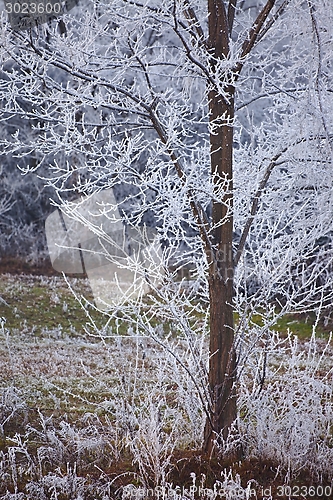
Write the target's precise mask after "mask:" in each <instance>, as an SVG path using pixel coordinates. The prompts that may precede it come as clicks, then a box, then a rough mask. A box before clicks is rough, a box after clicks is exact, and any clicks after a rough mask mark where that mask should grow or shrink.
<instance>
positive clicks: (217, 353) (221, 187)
mask: <svg viewBox="0 0 333 500" xmlns="http://www.w3.org/2000/svg"><path fill="white" fill-rule="evenodd" d="M208 9H209V42H210V52H211V54H212V63H211V68H212V73H213V74H214V71H215V65H216V61H217V60H218V59H221V58H222V59H223V58H227V57H228V54H229V28H228V21H227V16H226V12H225V9H224V4H223V2H221V0H209V1H208ZM224 91H225V92H224V93H223V96H222V95H220V94H219V93H218V92H217V91H216V90H215V89H211V90H210V91H209V111H210V126H211V135H210V154H211V175H212V178H213V182H214V191H215V193H216V197H217V196H218V197H219V198H221V192H222V193H223V192H224V195H223V197H222V198H223V199H222V200H221V201H220V202H217V201H213V213H212V226H213V230H212V243H213V251H212V254H213V255H212V256H211V262H210V265H209V293H210V360H209V388H210V397H211V409H210V419H207V422H206V427H205V436H204V437H205V439H204V448H203V451H204V452H206V453H209V454H212V453H214V449H215V450H216V448H214V441H215V440H216V439H217V440H218V436H220V437H223V439H226V438H227V436H228V434H229V431H230V427H231V425H232V423H233V422H234V420H235V419H236V394H235V378H236V356H235V349H234V320H233V305H232V302H233V274H234V264H233V255H232V237H233V214H232V209H233V182H232V180H233V172H232V153H233V118H234V86H233V84H232V81H231V80H229V82H228V81H226V83H225V88H224Z"/></svg>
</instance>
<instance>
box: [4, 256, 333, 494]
mask: <svg viewBox="0 0 333 500" xmlns="http://www.w3.org/2000/svg"><path fill="white" fill-rule="evenodd" d="M22 266H23V267H22ZM0 270H1V271H2V274H1V276H0V297H1V298H2V303H0V317H2V318H4V319H3V320H2V323H1V325H2V326H1V329H0V335H1V337H2V342H1V347H0V366H1V372H0V373H1V376H0V391H1V394H2V402H1V405H0V419H1V420H0V431H1V433H0V447H1V457H0V462H1V467H0V479H1V480H0V498H4V499H5V498H6V499H7V498H8V499H9V498H12V499H14V498H19V499H20V500H21V499H22V500H23V499H25V498H27V499H30V498H31V499H33V498H36V500H38V499H39V498H40V500H42V499H44V498H50V499H51V498H54V499H58V500H67V499H73V500H74V499H79V498H85V499H87V500H88V499H92V500H93V499H94V500H99V499H102V498H104V499H107V498H126V496H127V497H131V498H143V497H145V495H146V497H148V496H149V494H150V493H149V491H152V490H150V488H154V487H155V486H156V484H166V485H168V486H167V487H168V488H169V490H168V491H169V492H173V493H172V494H173V495H178V497H177V498H178V499H179V500H180V496H179V494H180V492H181V489H182V490H183V494H184V495H186V491H185V490H187V494H188V495H189V496H191V494H192V497H195V498H209V495H211V494H212V493H211V491H212V490H211V489H212V488H214V484H215V487H216V484H218V485H220V490H221V487H222V486H223V488H224V489H223V488H222V490H223V492H224V493H225V494H226V496H225V498H246V496H244V495H246V493H245V491H246V487H248V490H247V494H248V495H252V496H248V498H258V499H259V498H260V499H262V498H264V497H266V498H270V496H269V495H271V498H272V499H274V500H275V499H277V498H314V499H323V498H325V499H328V498H333V494H331V493H332V492H333V485H332V477H330V475H329V474H323V473H320V474H316V473H315V471H314V470H308V469H306V468H303V469H301V470H299V471H298V472H297V473H295V472H293V473H292V474H290V470H289V472H288V469H286V468H284V467H283V466H281V464H279V463H278V462H277V461H276V460H274V459H268V458H263V457H260V456H257V457H256V456H253V455H252V456H247V457H245V458H244V460H242V461H241V462H237V463H232V461H231V460H228V459H223V460H222V459H210V458H209V457H204V456H202V455H201V453H200V439H201V431H202V429H201V427H202V422H203V415H202V412H201V410H200V408H199V404H198V401H197V400H196V399H195V396H194V391H193V387H192V386H191V384H190V381H188V380H185V379H182V381H180V382H178V379H177V382H175V380H176V379H175V378H174V371H175V370H177V368H176V365H175V366H173V365H172V366H171V365H170V366H169V367H168V365H167V363H168V362H169V361H170V360H167V358H164V357H163V356H164V355H163V352H162V349H161V348H160V347H158V346H156V345H155V344H154V342H152V341H150V340H149V339H144V340H142V339H141V340H139V339H138V338H136V337H135V335H133V336H132V337H130V336H129V335H128V331H125V330H124V329H123V326H121V325H120V326H119V323H118V324H116V323H115V322H110V323H109V324H108V328H107V329H105V328H104V329H103V328H102V326H103V316H102V315H101V314H99V313H98V312H96V311H94V309H93V307H91V306H90V307H88V313H89V315H90V317H87V315H86V313H85V312H84V311H83V310H82V309H81V307H80V305H79V304H78V303H77V301H76V300H75V298H74V296H73V293H72V292H71V291H70V289H69V288H68V285H67V284H66V283H65V281H64V279H63V277H62V276H61V275H59V274H58V273H54V272H53V271H52V269H50V267H49V266H47V265H45V266H44V267H43V268H38V267H34V266H30V267H27V266H24V265H23V264H22V265H21V264H19V263H15V262H12V263H11V264H9V263H8V262H7V264H4V263H3V264H2V267H0ZM23 271H25V273H23ZM68 281H69V284H70V286H71V287H72V289H73V291H74V292H75V293H76V294H77V295H78V296H81V297H85V298H86V299H87V300H91V301H92V296H91V291H90V288H89V283H88V281H87V279H86V278H80V279H79V278H77V277H72V278H69V280H68ZM82 300H84V299H82ZM104 319H105V318H104ZM310 320H311V318H310ZM310 320H309V318H304V317H303V318H295V317H289V318H285V319H284V321H282V322H281V324H280V326H279V328H280V329H281V330H283V328H286V324H287V323H289V326H290V327H291V328H294V329H295V330H296V331H298V332H299V333H300V334H301V335H300V336H301V337H302V336H303V340H302V341H303V342H304V344H306V342H308V341H309V338H308V337H309V331H311V324H310V323H311V321H310ZM92 323H95V325H96V328H95V329H94V328H93V327H92ZM120 323H121V322H120ZM97 331H98V332H99V334H96V332H97ZM115 333H117V334H119V333H120V334H121V335H125V337H123V338H121V337H119V336H118V337H116V336H115V335H114V334H115ZM321 335H322V337H323V338H322V340H319V343H318V346H319V348H320V346H322V347H321V348H320V349H321V352H322V353H323V355H324V356H326V358H327V361H325V363H324V366H326V368H327V366H329V364H330V362H331V355H332V351H331V350H330V351H325V350H324V348H325V345H326V338H325V337H327V333H326V330H325V329H324V328H322V330H321ZM111 337H112V338H111ZM175 346H176V344H175ZM175 349H178V350H179V351H177V352H179V353H180V354H179V355H181V354H182V352H183V351H182V349H183V345H182V343H181V341H179V342H178V344H177V346H176V347H175ZM184 349H185V348H184ZM326 358H325V359H326ZM179 380H180V379H179ZM181 391H183V393H181ZM191 391H192V392H193V394H192V393H191ZM184 394H190V397H189V400H188V401H187V400H186V396H184ZM191 398H192V399H191ZM180 400H181V401H182V403H181V404H180ZM186 405H187V406H186ZM179 414H182V415H181V417H179ZM177 419H178V420H177ZM223 471H225V472H223ZM228 471H229V472H228ZM230 471H232V472H230ZM288 473H289V476H288ZM193 474H194V475H195V476H194V475H193ZM221 474H222V475H221ZM223 474H225V475H224V476H223ZM228 474H232V475H231V476H228ZM80 481H81V482H80ZM82 481H83V482H82ZM163 481H164V483H163ZM218 481H219V483H217V482H218ZM69 484H71V485H72V486H71V487H70V486H69ZM27 485H28V486H27ZM129 485H132V489H128V488H129ZM221 485H222V486H221ZM237 485H238V486H237ZM176 486H177V487H178V486H179V488H180V489H179V488H178V489H177V488H176ZM287 486H290V487H291V488H292V489H291V490H290V489H289V490H288V489H286V488H287ZM124 487H125V488H124ZM191 487H192V490H191V489H190V488H191ZM199 487H200V488H201V490H200V492H199ZM310 487H312V489H310ZM237 488H239V489H238V490H237ZM302 488H303V490H302ZM313 488H314V489H313ZM323 488H324V489H323ZM325 488H326V490H325ZM330 488H331V489H330ZM222 490H221V491H222ZM15 491H16V493H17V494H18V493H19V492H21V495H22V496H12V497H10V496H8V495H9V493H11V494H12V495H16V493H15ZM165 491H166V490H165ZM6 492H7V493H6ZM29 492H30V493H29ZM251 492H252V493H251ZM155 493H156V492H155ZM80 494H81V495H82V496H81V497H80V496H79V495H80ZM6 495H7V496H6ZM29 495H30V496H29ZM52 495H53V496H52ZM103 495H104V496H103ZM228 495H229V496H228ZM232 495H234V496H232ZM242 495H243V496H242ZM255 495H257V496H255ZM220 496H221V498H224V497H223V496H222V493H221V495H220Z"/></svg>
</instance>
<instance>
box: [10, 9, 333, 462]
mask: <svg viewBox="0 0 333 500" xmlns="http://www.w3.org/2000/svg"><path fill="white" fill-rule="evenodd" d="M330 2H331V0H317V1H316V2H313V1H312V0H267V1H264V0H255V1H253V0H252V1H251V0H239V1H237V0H229V1H227V0H208V1H207V2H206V1H204V0H193V1H192V0H179V1H175V0H159V1H154V0H152V1H149V2H148V1H143V2H141V1H136V0H113V1H112V2H109V1H107V2H104V1H95V2H90V1H89V0H87V1H86V2H85V3H82V4H81V5H79V6H78V7H77V8H76V9H74V10H73V11H72V13H71V14H68V15H65V16H64V17H63V18H62V29H61V30H59V29H58V22H59V21H58V20H55V21H53V22H52V23H51V24H45V25H43V26H40V27H37V28H33V29H30V30H27V31H12V30H11V29H10V26H9V25H8V24H7V25H6V24H5V23H3V25H2V33H1V58H2V64H3V68H4V71H6V79H5V80H4V81H3V82H2V84H1V96H2V98H3V102H5V103H6V104H5V106H6V112H7V113H11V114H17V115H19V116H20V117H21V119H22V120H32V119H33V123H34V125H33V127H34V137H33V138H32V139H31V140H25V138H22V137H21V134H20V131H19V129H18V130H17V132H16V133H15V134H13V137H12V140H10V141H2V142H3V147H4V148H5V151H7V152H8V153H10V154H13V155H14V154H16V155H18V156H19V157H20V158H24V157H26V158H29V155H31V154H32V153H33V154H34V156H35V157H36V158H38V161H37V165H36V166H35V167H34V168H35V169H36V170H37V169H38V168H41V167H42V166H45V165H47V166H48V174H47V178H48V179H47V182H49V183H50V184H51V185H53V186H54V187H55V189H56V191H57V196H58V203H59V205H60V204H61V203H62V201H63V198H64V193H67V192H68V191H70V190H72V191H74V192H76V193H77V194H78V195H82V194H83V195H87V196H89V195H90V194H92V193H94V192H96V191H100V190H102V189H104V188H113V189H114V192H115V196H116V199H117V204H118V208H119V210H120V213H121V214H122V218H123V220H124V221H126V223H127V225H132V226H135V227H138V226H140V225H142V224H143V223H144V222H145V223H147V224H150V225H154V226H156V227H157V228H158V232H159V234H160V236H161V238H162V240H163V245H164V246H163V248H164V253H163V262H162V264H163V266H164V269H165V274H164V277H163V282H162V285H161V286H159V287H155V288H154V293H153V294H152V295H151V297H150V301H151V303H150V304H149V307H148V306H147V304H145V301H144V300H143V301H141V302H140V301H138V300H136V301H134V302H133V303H132V304H131V303H130V302H126V303H124V305H123V307H122V309H121V310H122V318H123V321H128V322H130V321H132V322H133V321H135V322H136V329H137V331H139V332H141V333H142V334H144V335H150V336H152V337H153V338H155V340H156V341H158V342H162V340H161V339H160V338H159V337H156V335H155V333H154V328H153V326H152V325H153V324H154V321H156V318H158V319H159V320H160V321H161V322H163V321H164V322H167V325H169V327H168V328H170V329H176V330H177V331H179V332H180V333H182V334H183V335H184V336H185V337H186V338H187V339H188V340H189V344H190V345H191V346H192V347H191V351H190V352H191V356H192V357H193V359H196V355H197V349H198V338H199V337H200V334H201V335H205V334H206V332H209V335H210V347H209V351H210V356H209V368H208V371H207V372H206V367H205V366H202V365H201V364H200V363H198V364H197V365H195V363H194V365H193V366H195V368H193V369H192V371H191V370H190V368H186V366H184V368H185V369H187V371H188V373H189V376H190V378H191V380H192V381H193V383H194V384H195V387H196V389H197V390H198V391H199V393H200V398H201V401H202V405H203V411H204V412H205V415H206V425H205V429H204V445H203V449H204V451H206V452H209V453H211V452H213V451H214V449H215V450H217V449H219V446H222V447H223V446H224V445H225V443H226V442H227V440H228V438H229V437H230V435H231V434H232V433H231V430H232V429H233V428H234V424H235V422H236V420H237V412H236V399H237V373H239V372H240V370H241V369H242V366H243V364H244V363H245V362H246V359H247V356H248V352H249V349H251V348H252V347H253V346H254V345H255V344H256V343H257V342H258V341H259V337H261V338H262V339H264V340H265V342H268V341H269V334H270V327H271V326H272V325H274V322H276V320H277V318H278V317H279V316H281V315H283V314H285V313H286V312H290V311H293V312H295V311H307V310H311V309H313V308H316V307H317V306H318V304H319V305H321V306H323V305H325V303H327V301H329V298H330V296H331V272H330V270H331V256H330V244H329V241H330V240H329V238H330V235H331V232H332V181H333V176H332V169H331V164H332V137H333V136H332V134H333V129H332V125H333V124H332V91H333V89H332V85H331V83H330V82H331V81H332V56H333V50H332V47H333V45H332V38H333V36H332V35H333V33H332V30H333V28H332V27H333V13H332V9H331V5H330ZM11 61H15V63H16V64H17V66H16V68H17V69H15V70H11V69H8V70H6V67H7V66H8V67H10V63H11ZM18 98H19V99H20V101H19V100H18ZM19 102H29V103H33V106H32V108H31V111H30V112H27V111H25V110H24V109H23V108H22V106H20V104H19ZM62 207H63V208H62V209H63V210H64V211H65V212H66V213H68V214H70V215H71V217H75V216H77V213H76V214H75V209H74V208H73V205H72V206H71V204H70V203H64V204H63V205H62ZM114 208H115V207H114V205H112V203H111V204H110V206H102V207H101V213H102V212H103V217H104V216H105V215H107V214H112V211H113V209H114ZM110 217H111V215H110ZM91 228H92V230H93V231H94V232H95V233H96V235H97V236H98V237H99V238H101V239H103V228H102V227H99V225H98V222H96V224H95V225H91ZM104 236H105V235H104ZM322 237H326V239H327V242H328V243H327V244H326V245H321V244H320V242H321V241H322V240H320V238H322ZM170 263H172V264H173V269H177V268H179V267H181V266H184V265H186V264H187V263H190V264H191V268H192V270H191V280H190V284H191V286H190V288H189V290H187V292H186V293H185V292H184V289H183V287H182V286H177V283H175V281H174V277H175V272H174V273H173V272H171V271H168V264H170ZM136 264H137V265H139V264H138V263H136ZM129 265H132V266H134V265H135V263H133V262H131V263H130V264H129ZM169 268H170V266H169ZM155 270H156V273H157V272H158V269H157V268H156V269H155ZM141 272H142V274H143V275H144V273H145V271H144V269H141ZM151 273H152V274H154V270H153V268H152V270H151ZM150 277H151V276H148V277H147V279H148V280H149V279H150ZM325 301H326V302H325ZM147 307H148V309H147ZM133 311H134V313H135V314H133ZM198 313H200V315H201V316H200V317H201V318H202V317H203V318H204V319H203V320H202V321H199V320H198ZM112 314H113V313H112V311H111V312H110V315H112ZM255 315H256V317H258V315H260V317H261V328H260V329H259V330H260V334H256V335H254V334H253V330H252V326H253V317H254V316H255ZM133 317H135V318H136V319H135V320H133ZM259 330H258V328H257V329H256V330H255V331H256V332H258V331H259ZM175 355H176V354H175ZM182 363H183V362H182ZM264 376H265V363H264V364H263V369H262V371H258V387H259V388H260V390H261V389H262V387H263V384H264ZM206 377H207V378H206ZM216 444H217V445H218V446H215V445H216ZM214 447H215V448H214Z"/></svg>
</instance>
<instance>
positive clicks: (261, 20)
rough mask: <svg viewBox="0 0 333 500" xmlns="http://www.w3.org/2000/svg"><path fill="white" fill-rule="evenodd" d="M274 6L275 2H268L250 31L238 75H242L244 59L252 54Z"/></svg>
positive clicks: (237, 71)
mask: <svg viewBox="0 0 333 500" xmlns="http://www.w3.org/2000/svg"><path fill="white" fill-rule="evenodd" d="M274 4H275V0H267V3H266V5H265V7H264V8H263V9H262V11H261V12H260V13H259V15H258V17H257V19H256V20H255V21H254V23H253V25H252V28H251V29H250V31H249V35H248V37H247V39H246V40H245V41H244V42H243V45H242V51H241V56H240V62H239V63H238V64H237V65H236V67H235V73H236V74H237V73H238V74H239V73H240V71H241V69H242V67H243V65H244V58H245V57H246V56H247V55H248V54H249V53H250V52H251V50H252V49H253V47H254V45H255V43H256V42H257V39H258V36H259V33H260V30H261V29H262V27H263V25H264V24H265V21H266V19H267V17H268V16H269V13H270V12H271V10H272V8H273V7H274Z"/></svg>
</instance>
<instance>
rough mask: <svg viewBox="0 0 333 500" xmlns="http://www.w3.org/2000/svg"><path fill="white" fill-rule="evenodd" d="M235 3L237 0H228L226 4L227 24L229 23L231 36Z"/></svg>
mask: <svg viewBox="0 0 333 500" xmlns="http://www.w3.org/2000/svg"><path fill="white" fill-rule="evenodd" d="M236 5H237V0H229V5H228V24H229V33H230V36H231V33H232V28H233V25H234V19H235V13H236Z"/></svg>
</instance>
